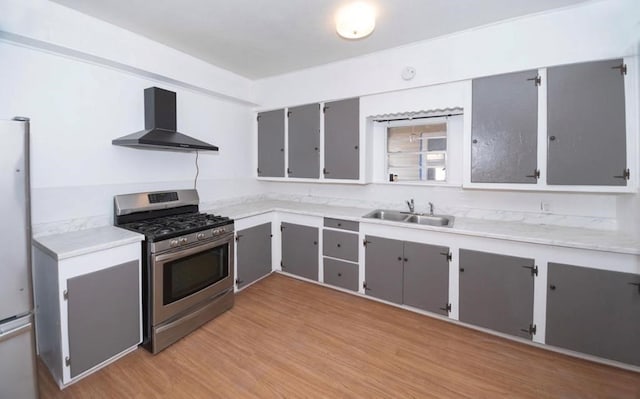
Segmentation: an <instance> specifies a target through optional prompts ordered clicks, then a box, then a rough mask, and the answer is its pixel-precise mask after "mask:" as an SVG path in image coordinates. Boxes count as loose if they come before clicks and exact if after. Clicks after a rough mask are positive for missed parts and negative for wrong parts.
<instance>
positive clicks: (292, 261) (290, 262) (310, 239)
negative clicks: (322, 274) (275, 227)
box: [280, 223, 319, 281]
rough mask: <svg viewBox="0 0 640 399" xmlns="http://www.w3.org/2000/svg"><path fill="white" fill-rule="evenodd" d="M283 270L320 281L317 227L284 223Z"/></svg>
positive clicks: (282, 227) (281, 227)
mask: <svg viewBox="0 0 640 399" xmlns="http://www.w3.org/2000/svg"><path fill="white" fill-rule="evenodd" d="M280 229H281V231H282V263H281V267H282V270H283V271H285V272H287V273H292V274H295V275H298V276H301V277H305V278H308V279H311V280H316V281H317V280H318V268H319V266H318V256H319V253H318V236H319V231H318V228H316V227H310V226H303V225H299V224H293V223H282V224H281V226H280Z"/></svg>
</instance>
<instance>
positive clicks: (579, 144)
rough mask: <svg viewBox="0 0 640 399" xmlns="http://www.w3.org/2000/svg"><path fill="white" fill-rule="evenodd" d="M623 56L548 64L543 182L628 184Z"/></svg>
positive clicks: (556, 183)
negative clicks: (549, 65) (546, 154)
mask: <svg viewBox="0 0 640 399" xmlns="http://www.w3.org/2000/svg"><path fill="white" fill-rule="evenodd" d="M622 65H623V60H621V59H618V60H611V61H598V62H588V63H582V64H574V65H565V66H559V67H553V68H549V69H548V70H547V80H548V82H547V93H548V94H547V96H548V100H547V103H548V104H547V141H548V164H547V169H548V171H547V183H548V184H552V185H600V186H625V185H626V184H627V177H626V176H627V175H628V173H627V159H626V158H627V157H626V123H625V96H624V76H625V75H624V74H623V70H622V68H621V66H622Z"/></svg>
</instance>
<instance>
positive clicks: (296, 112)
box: [287, 104, 320, 179]
mask: <svg viewBox="0 0 640 399" xmlns="http://www.w3.org/2000/svg"><path fill="white" fill-rule="evenodd" d="M287 115H288V119H289V166H288V168H289V169H288V171H287V172H288V173H287V174H288V176H289V177H302V178H311V179H314V178H319V177H320V104H309V105H302V106H299V107H292V108H289V110H288V112H287Z"/></svg>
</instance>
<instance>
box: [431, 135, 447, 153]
mask: <svg viewBox="0 0 640 399" xmlns="http://www.w3.org/2000/svg"><path fill="white" fill-rule="evenodd" d="M446 149H447V139H446V138H444V137H443V138H437V139H429V141H428V144H427V151H445V150H446Z"/></svg>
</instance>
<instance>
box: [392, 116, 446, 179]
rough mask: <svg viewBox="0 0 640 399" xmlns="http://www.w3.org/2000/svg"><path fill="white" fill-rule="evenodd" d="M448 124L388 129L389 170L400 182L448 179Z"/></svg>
mask: <svg viewBox="0 0 640 399" xmlns="http://www.w3.org/2000/svg"><path fill="white" fill-rule="evenodd" d="M446 135H447V125H446V123H435V124H423V125H415V126H394V127H389V128H388V129H387V173H388V174H393V175H397V177H396V180H398V181H427V180H431V181H446V162H447V153H446V150H447V138H446Z"/></svg>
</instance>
